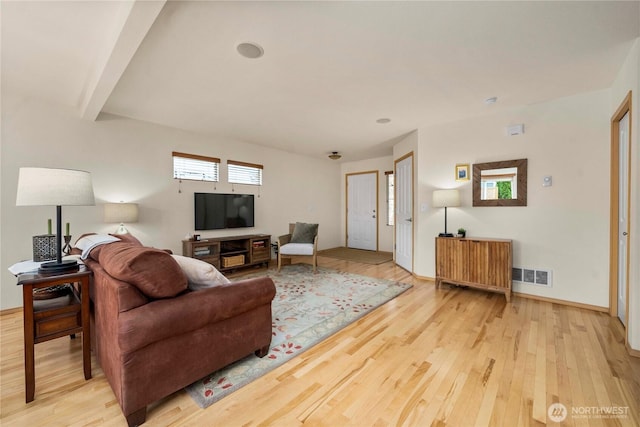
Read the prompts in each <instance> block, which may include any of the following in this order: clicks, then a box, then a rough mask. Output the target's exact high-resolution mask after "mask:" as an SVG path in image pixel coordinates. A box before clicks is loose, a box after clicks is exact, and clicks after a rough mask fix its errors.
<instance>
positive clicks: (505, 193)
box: [473, 159, 527, 206]
mask: <svg viewBox="0 0 640 427" xmlns="http://www.w3.org/2000/svg"><path fill="white" fill-rule="evenodd" d="M473 206H527V159H518V160H505V161H502V162H488V163H476V164H474V165H473Z"/></svg>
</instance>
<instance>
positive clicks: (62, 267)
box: [16, 168, 95, 274]
mask: <svg viewBox="0 0 640 427" xmlns="http://www.w3.org/2000/svg"><path fill="white" fill-rule="evenodd" d="M92 205H95V200H94V197H93V185H92V183H91V174H90V173H89V172H85V171H79V170H71V169H49V168H20V172H19V175H18V192H17V197H16V206H55V207H56V260H55V261H51V262H45V263H44V264H41V265H40V268H39V270H38V272H39V273H45V274H46V273H64V272H68V271H73V270H75V269H77V268H78V262H77V261H76V260H65V261H62V206H92Z"/></svg>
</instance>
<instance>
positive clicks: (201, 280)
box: [171, 255, 231, 291]
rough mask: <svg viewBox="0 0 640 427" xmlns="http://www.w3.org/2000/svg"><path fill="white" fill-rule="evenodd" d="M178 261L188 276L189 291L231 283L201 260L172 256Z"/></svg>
mask: <svg viewBox="0 0 640 427" xmlns="http://www.w3.org/2000/svg"><path fill="white" fill-rule="evenodd" d="M171 256H172V257H173V259H175V260H176V262H177V263H178V265H179V266H180V268H182V272H183V273H184V274H185V275H186V276H187V280H188V282H189V284H188V286H189V289H191V290H192V291H197V290H201V289H206V288H212V287H214V286H221V285H226V284H228V283H231V281H230V280H229V279H227V278H226V277H224V275H223V274H222V273H220V272H219V271H218V270H217V269H216V268H215V267H214V266H213V265H211V264H209V263H208V262H204V261H200V260H199V259H195V258H189V257H186V256H182V255H171Z"/></svg>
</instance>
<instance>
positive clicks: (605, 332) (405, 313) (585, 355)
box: [0, 258, 640, 427]
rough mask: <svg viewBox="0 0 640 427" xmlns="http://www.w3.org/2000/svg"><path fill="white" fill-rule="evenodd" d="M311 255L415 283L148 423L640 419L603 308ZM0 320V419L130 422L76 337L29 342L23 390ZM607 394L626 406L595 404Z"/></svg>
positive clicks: (170, 401) (18, 328)
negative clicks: (302, 348) (555, 407)
mask: <svg viewBox="0 0 640 427" xmlns="http://www.w3.org/2000/svg"><path fill="white" fill-rule="evenodd" d="M320 265H322V266H326V267H331V268H335V269H340V270H345V271H350V272H353V273H358V274H363V275H368V276H374V277H380V278H388V279H394V280H400V281H404V282H409V283H412V284H413V285H414V287H413V288H412V289H411V290H409V291H407V292H405V293H404V294H403V295H401V296H400V297H398V298H396V299H394V300H393V301H391V302H390V303H388V304H385V305H384V306H382V307H380V308H378V309H377V310H375V311H374V312H373V313H371V314H369V315H368V316H365V317H364V318H362V319H361V320H360V321H358V322H357V323H354V324H352V325H351V326H350V327H348V328H346V329H344V330H342V331H341V332H339V333H338V334H336V335H334V336H332V337H331V338H329V339H327V340H326V341H324V342H322V343H320V344H319V345H317V346H315V347H313V348H312V349H310V350H308V351H307V352H305V353H303V354H302V355H300V356H298V357H297V358H295V359H293V360H291V361H290V362H288V363H286V364H285V365H283V366H281V367H280V368H278V369H276V370H274V371H272V372H271V373H269V374H267V375H266V376H264V377H262V378H260V379H259V380H257V381H254V382H253V383H251V384H249V385H247V386H245V387H244V388H242V389H240V390H238V391H237V392H235V393H233V394H231V395H230V396H228V397H226V398H224V399H222V400H221V401H219V402H217V403H216V404H214V405H212V406H210V407H209V408H207V409H204V410H203V409H200V408H199V407H198V406H197V405H196V404H195V403H194V402H193V401H192V400H191V398H190V397H189V396H188V395H187V394H186V392H184V391H179V392H177V393H175V394H173V395H171V396H169V397H167V398H165V399H163V400H162V401H160V402H157V403H156V404H154V405H152V406H150V408H149V412H148V416H147V422H146V424H145V425H148V426H169V425H171V426H183V425H184V426H225V427H226V426H245V425H263V426H270V425H272V426H299V425H314V426H343V425H355V426H390V425H393V426H395V425H408V426H430V425H431V426H456V427H457V426H536V425H550V426H555V425H563V426H572V425H575V426H610V425H611V426H639V425H640V416H639V414H640V402H639V399H640V398H639V396H640V359H636V358H632V357H630V356H629V355H628V354H627V353H626V351H625V349H624V347H623V344H622V340H623V338H622V330H621V326H620V325H619V323H618V321H617V320H616V319H613V318H611V317H609V316H608V315H607V314H604V313H597V312H592V311H588V310H584V309H578V308H572V307H566V306H561V305H557V304H551V303H548V302H539V301H534V300H529V299H523V298H519V297H514V298H513V299H512V302H511V303H510V304H506V302H505V299H504V297H503V296H500V295H497V294H491V293H485V292H481V291H474V290H471V289H461V288H455V287H449V286H448V285H444V286H443V287H442V289H439V290H436V289H435V286H434V283H433V282H430V281H422V280H418V279H415V278H413V277H411V276H410V275H409V274H407V273H406V272H405V271H404V270H402V269H400V268H398V267H395V266H394V265H393V264H391V263H387V264H383V265H378V266H372V265H363V264H357V263H353V262H347V261H338V260H333V259H329V258H320ZM603 286H607V284H606V283H603ZM1 322H2V325H1V326H2V329H1V332H2V335H1V339H2V352H1V356H2V365H1V381H2V382H1V389H2V390H1V410H2V413H1V418H0V424H2V425H6V426H9V425H12V426H122V425H125V420H124V417H123V416H122V414H121V412H120V408H119V406H118V404H117V403H116V401H115V398H114V396H113V393H112V391H111V388H110V387H109V385H108V383H107V381H106V380H105V378H104V375H103V374H102V371H101V370H100V368H99V367H98V366H97V365H96V362H95V359H94V360H93V379H91V380H89V381H84V379H83V375H82V360H81V359H82V357H81V355H82V351H81V341H80V340H79V339H76V340H70V339H67V338H61V339H58V340H54V341H49V342H46V343H42V344H38V345H37V346H36V396H35V401H33V402H31V403H29V404H28V405H27V404H25V403H24V370H23V358H22V357H23V356H22V346H23V344H22V342H23V341H22V313H21V311H16V312H13V313H8V314H7V313H5V314H3V315H2V316H1ZM158 375H162V373H161V372H159V373H158ZM556 402H559V403H562V404H564V405H565V406H566V408H567V409H568V411H569V416H568V417H567V418H566V420H565V421H564V422H563V423H562V424H556V423H554V422H553V421H551V420H550V419H549V417H548V416H547V409H548V407H549V405H551V404H552V403H556ZM610 407H615V408H617V409H615V410H616V411H618V412H619V413H620V412H623V413H622V414H621V417H620V418H615V419H611V418H603V416H602V415H600V416H597V415H593V411H596V410H597V411H601V409H600V408H604V409H606V408H610ZM574 408H575V410H578V411H580V412H581V414H580V418H578V417H577V415H572V411H573V410H574ZM594 408H595V409H594ZM585 411H591V413H592V415H588V414H585Z"/></svg>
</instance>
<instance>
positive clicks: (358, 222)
mask: <svg viewBox="0 0 640 427" xmlns="http://www.w3.org/2000/svg"><path fill="white" fill-rule="evenodd" d="M377 194H378V173H377V172H371V173H360V174H350V175H347V247H349V248H355V249H366V250H370V251H375V250H378V197H377Z"/></svg>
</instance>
